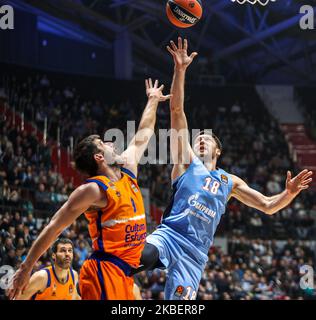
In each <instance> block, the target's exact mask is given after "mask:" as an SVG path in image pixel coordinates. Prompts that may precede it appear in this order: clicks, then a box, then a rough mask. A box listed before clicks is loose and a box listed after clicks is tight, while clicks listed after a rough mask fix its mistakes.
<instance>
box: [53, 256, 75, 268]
mask: <svg viewBox="0 0 316 320" xmlns="http://www.w3.org/2000/svg"><path fill="white" fill-rule="evenodd" d="M71 262H72V261H71ZM55 264H56V265H57V266H58V267H59V268H61V269H63V270H67V269H68V268H69V266H68V263H67V267H66V263H65V262H63V261H62V260H60V259H58V258H56V260H55ZM70 265H71V263H70Z"/></svg>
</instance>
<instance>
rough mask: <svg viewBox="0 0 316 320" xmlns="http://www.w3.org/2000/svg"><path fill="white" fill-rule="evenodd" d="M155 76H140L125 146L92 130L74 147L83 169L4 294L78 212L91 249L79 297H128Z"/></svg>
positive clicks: (18, 285) (137, 252)
mask: <svg viewBox="0 0 316 320" xmlns="http://www.w3.org/2000/svg"><path fill="white" fill-rule="evenodd" d="M163 87H164V86H160V87H159V86H158V80H156V81H155V83H154V84H153V83H152V80H151V79H149V80H146V93H147V97H148V102H147V105H146V107H145V110H144V112H143V115H142V118H141V121H140V124H139V127H138V131H137V132H136V135H135V136H134V137H133V139H132V141H131V142H130V143H129V145H128V147H127V149H126V150H125V151H124V152H123V153H122V154H121V155H119V154H117V152H116V149H115V147H114V145H113V143H112V142H109V141H105V142H104V141H102V140H101V139H100V137H99V136H97V135H92V136H89V137H87V138H85V139H84V140H82V141H81V142H80V143H79V144H78V145H77V146H76V148H75V150H74V160H75V164H76V168H77V170H79V171H80V172H82V173H84V174H86V175H87V176H88V177H90V178H88V179H87V180H86V183H85V184H83V185H81V186H80V187H78V188H77V189H76V190H75V191H74V192H73V193H72V194H71V195H70V196H69V199H68V201H67V202H66V203H65V204H64V205H63V206H62V207H61V208H60V209H59V210H58V211H57V212H56V214H55V215H54V216H53V218H52V219H51V221H50V223H49V224H48V226H46V227H45V228H44V230H43V231H42V232H41V234H40V235H39V237H38V238H37V239H36V241H35V242H34V244H33V245H32V248H31V249H30V251H29V253H28V255H27V257H26V259H25V261H24V262H23V263H22V264H21V267H20V269H19V270H18V271H17V272H16V274H15V275H14V277H13V279H12V286H11V288H10V290H9V292H8V294H9V298H10V299H14V298H18V297H19V295H20V294H21V292H22V293H23V291H24V289H25V286H26V285H27V283H28V282H29V277H30V274H31V271H32V268H33V266H34V264H35V263H36V261H37V260H38V259H39V258H40V257H41V255H42V254H43V253H44V252H45V251H46V250H47V249H48V248H49V246H50V245H51V243H53V241H54V240H55V239H56V238H57V237H58V236H59V234H60V233H61V232H62V231H63V230H64V229H65V228H67V227H68V226H69V225H71V224H72V223H73V222H74V221H75V220H76V219H77V218H78V217H79V216H80V215H81V214H82V213H84V214H85V216H86V218H87V220H88V223H89V234H90V237H91V240H92V247H93V250H94V252H93V253H92V255H91V256H90V257H89V258H88V259H87V260H86V261H85V262H84V263H83V266H82V268H81V270H80V279H79V287H80V294H81V298H82V299H83V300H134V298H135V297H134V294H133V289H134V279H133V277H132V274H131V270H132V268H137V267H138V266H139V263H140V256H141V252H142V249H143V247H144V243H145V238H146V215H145V208H144V203H143V198H142V195H141V191H140V188H139V186H138V183H137V167H138V163H139V161H140V159H141V158H142V156H143V154H144V152H145V150H146V149H147V146H148V143H149V140H150V138H151V136H152V135H153V134H154V128H155V123H156V112H157V107H158V104H159V102H161V101H166V100H168V99H169V98H170V95H167V96H164V95H163V93H162V90H163Z"/></svg>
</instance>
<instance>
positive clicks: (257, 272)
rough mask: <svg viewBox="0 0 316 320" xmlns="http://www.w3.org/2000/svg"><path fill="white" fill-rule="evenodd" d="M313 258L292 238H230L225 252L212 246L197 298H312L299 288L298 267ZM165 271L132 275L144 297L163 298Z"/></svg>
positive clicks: (310, 253) (312, 250)
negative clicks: (280, 239)
mask: <svg viewBox="0 0 316 320" xmlns="http://www.w3.org/2000/svg"><path fill="white" fill-rule="evenodd" d="M314 261H315V250H314V249H311V248H310V247H309V246H306V245H304V244H303V243H298V242H295V241H293V240H291V239H290V240H289V241H286V242H285V243H282V244H278V243H277V242H276V241H270V240H265V241H264V240H260V239H253V240H248V239H246V238H245V237H242V236H241V237H233V238H231V239H230V240H229V242H228V249H227V253H224V252H223V249H221V247H217V246H216V247H212V248H211V250H210V252H209V261H208V262H207V266H206V268H205V271H204V273H203V276H202V280H201V282H200V286H199V290H198V293H197V299H198V300H218V299H220V300H289V299H298V300H299V299H316V295H315V292H314V291H313V290H308V289H306V290H302V289H301V288H300V278H301V275H300V273H299V270H300V267H301V266H303V265H305V264H309V265H313V263H314ZM166 276H167V274H166V272H165V271H163V270H160V269H154V270H153V271H147V272H146V271H143V272H142V273H140V274H138V275H137V276H136V283H138V284H139V285H140V286H141V287H142V288H143V290H142V295H143V298H144V299H163V296H164V293H163V288H164V284H165V281H166Z"/></svg>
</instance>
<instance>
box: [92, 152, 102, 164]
mask: <svg viewBox="0 0 316 320" xmlns="http://www.w3.org/2000/svg"><path fill="white" fill-rule="evenodd" d="M94 160H95V161H96V162H103V161H104V155H103V154H102V153H97V154H95V155H94Z"/></svg>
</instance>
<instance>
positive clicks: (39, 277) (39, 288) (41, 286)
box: [17, 270, 48, 300]
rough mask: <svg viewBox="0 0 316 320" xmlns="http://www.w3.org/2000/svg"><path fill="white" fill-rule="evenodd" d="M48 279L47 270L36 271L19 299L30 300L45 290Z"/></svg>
mask: <svg viewBox="0 0 316 320" xmlns="http://www.w3.org/2000/svg"><path fill="white" fill-rule="evenodd" d="M47 280H48V279H47V272H46V271H45V270H40V271H37V272H35V273H34V274H33V275H32V277H31V279H30V282H29V283H28V285H27V286H26V288H25V290H24V291H23V293H22V294H21V295H20V296H19V297H18V299H17V300H30V299H31V298H32V296H33V295H34V294H36V293H38V292H43V291H44V290H45V288H46V285H47Z"/></svg>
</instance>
